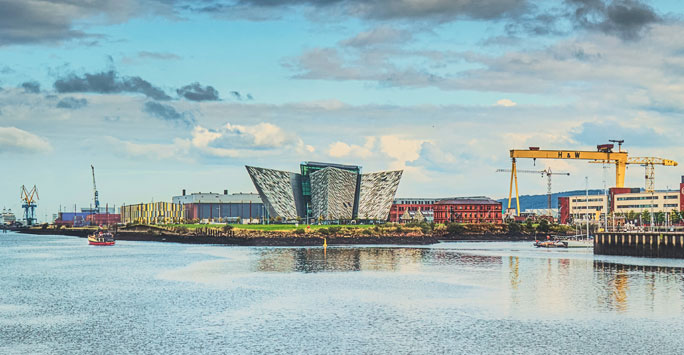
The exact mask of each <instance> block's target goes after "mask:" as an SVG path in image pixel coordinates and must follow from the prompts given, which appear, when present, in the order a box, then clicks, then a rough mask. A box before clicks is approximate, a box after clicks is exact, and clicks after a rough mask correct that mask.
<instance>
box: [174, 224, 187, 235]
mask: <svg viewBox="0 0 684 355" xmlns="http://www.w3.org/2000/svg"><path fill="white" fill-rule="evenodd" d="M188 232H189V229H188V227H185V226H178V227H176V233H179V234H186V233H188Z"/></svg>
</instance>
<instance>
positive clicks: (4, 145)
mask: <svg viewBox="0 0 684 355" xmlns="http://www.w3.org/2000/svg"><path fill="white" fill-rule="evenodd" d="M51 150H52V146H51V145H50V143H49V142H48V141H47V140H45V139H43V138H41V137H38V136H37V135H35V134H33V133H29V132H27V131H24V130H21V129H19V128H16V127H0V153H44V152H49V151H51Z"/></svg>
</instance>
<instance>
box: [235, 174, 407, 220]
mask: <svg viewBox="0 0 684 355" xmlns="http://www.w3.org/2000/svg"><path fill="white" fill-rule="evenodd" d="M246 169H247V172H248V173H249V176H250V178H251V179H252V182H253V183H254V186H255V187H256V189H257V191H258V192H259V196H260V197H261V200H262V201H263V203H264V205H265V211H266V214H267V218H280V219H282V220H285V221H292V220H298V219H304V220H306V221H310V220H325V221H333V220H337V221H339V220H352V219H359V220H364V221H370V220H380V221H386V220H387V218H388V216H389V211H390V208H391V206H392V200H393V199H394V194H395V193H396V191H397V188H398V187H399V181H400V180H401V175H402V172H403V171H402V170H399V171H381V172H376V173H370V174H361V167H360V166H355V165H342V164H332V163H318V162H304V163H302V164H301V165H300V172H301V173H293V172H287V171H281V170H273V169H265V168H257V167H252V166H246Z"/></svg>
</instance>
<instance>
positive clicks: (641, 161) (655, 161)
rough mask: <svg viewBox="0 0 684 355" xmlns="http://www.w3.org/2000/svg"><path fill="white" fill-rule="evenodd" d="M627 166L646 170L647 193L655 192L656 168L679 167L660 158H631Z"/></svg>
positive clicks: (601, 161) (599, 161) (599, 162)
mask: <svg viewBox="0 0 684 355" xmlns="http://www.w3.org/2000/svg"><path fill="white" fill-rule="evenodd" d="M590 163H598V164H606V163H613V162H609V161H606V160H594V161H590ZM625 164H627V165H630V164H631V165H641V166H643V167H644V168H645V169H646V172H645V174H644V178H645V180H646V183H645V188H644V190H646V192H653V191H655V166H656V165H662V166H677V165H679V164H678V163H677V162H676V161H674V160H670V159H663V158H658V157H630V158H628V159H627V162H626V163H625Z"/></svg>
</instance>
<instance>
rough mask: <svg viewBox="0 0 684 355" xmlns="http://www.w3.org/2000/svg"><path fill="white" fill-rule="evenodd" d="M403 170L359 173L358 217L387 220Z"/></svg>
mask: <svg viewBox="0 0 684 355" xmlns="http://www.w3.org/2000/svg"><path fill="white" fill-rule="evenodd" d="M402 173H403V171H401V170H398V171H381V172H377V173H371V174H361V183H360V188H359V208H358V218H360V219H375V220H382V221H385V220H387V218H388V216H389V212H390V208H391V207H392V201H393V200H394V195H395V194H396V192H397V188H398V187H399V181H400V180H401V175H402Z"/></svg>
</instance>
